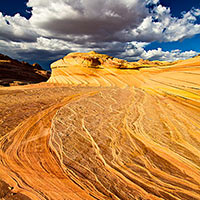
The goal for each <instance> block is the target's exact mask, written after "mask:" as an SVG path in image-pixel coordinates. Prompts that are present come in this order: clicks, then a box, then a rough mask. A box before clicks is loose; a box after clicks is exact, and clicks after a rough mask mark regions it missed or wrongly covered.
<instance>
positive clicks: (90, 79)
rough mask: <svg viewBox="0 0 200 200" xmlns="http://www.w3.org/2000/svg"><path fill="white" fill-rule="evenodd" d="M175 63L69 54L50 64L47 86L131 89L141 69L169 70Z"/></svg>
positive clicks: (92, 53)
mask: <svg viewBox="0 0 200 200" xmlns="http://www.w3.org/2000/svg"><path fill="white" fill-rule="evenodd" d="M176 63H177V62H166V61H149V60H143V59H141V60H139V61H138V62H127V61H126V60H122V59H118V58H114V57H111V56H108V55H104V54H99V53H96V52H94V51H91V52H89V53H70V54H68V55H67V56H65V57H64V58H63V59H60V60H58V61H56V62H54V63H52V64H51V69H52V74H51V77H50V79H49V80H48V82H49V83H61V84H68V85H82V86H83V85H85V86H108V87H109V86H114V85H118V86H122V87H123V86H127V85H132V81H131V79H132V77H133V75H134V74H138V72H139V71H141V70H142V69H154V68H155V67H156V68H157V69H159V68H163V67H169V66H172V65H174V64H176Z"/></svg>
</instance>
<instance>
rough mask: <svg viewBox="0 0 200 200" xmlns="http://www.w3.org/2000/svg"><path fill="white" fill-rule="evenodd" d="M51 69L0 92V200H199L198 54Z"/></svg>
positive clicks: (79, 57) (88, 57)
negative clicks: (43, 79)
mask: <svg viewBox="0 0 200 200" xmlns="http://www.w3.org/2000/svg"><path fill="white" fill-rule="evenodd" d="M51 68H52V74H51V77H50V79H49V80H48V82H47V83H40V84H36V85H28V86H16V87H9V88H1V89H0V100H1V101H0V135H1V137H0V147H1V148H0V158H1V159H0V180H1V181H0V199H9V200H10V199H27V200H30V199H33V200H41V199H42V200H43V199H44V200H45V199H52V200H97V199H98V200H200V56H197V57H194V58H191V59H188V60H183V61H176V62H172V63H170V62H159V61H154V62H151V61H145V60H140V61H138V62H135V63H129V62H127V61H123V60H120V59H116V58H113V57H110V56H107V55H101V54H97V53H95V52H89V53H71V54H69V55H67V56H65V57H64V58H63V59H61V60H58V61H57V62H55V63H53V64H52V65H51Z"/></svg>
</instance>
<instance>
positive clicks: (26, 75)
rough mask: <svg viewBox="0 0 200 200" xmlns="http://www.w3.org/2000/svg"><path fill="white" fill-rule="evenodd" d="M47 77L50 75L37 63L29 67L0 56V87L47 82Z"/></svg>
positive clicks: (26, 64) (23, 63) (24, 63)
mask: <svg viewBox="0 0 200 200" xmlns="http://www.w3.org/2000/svg"><path fill="white" fill-rule="evenodd" d="M49 77H50V73H49V72H47V71H45V70H43V69H42V67H41V66H40V65H39V64H37V63H35V64H33V65H30V64H28V63H26V62H20V61H18V60H14V59H12V58H10V57H8V56H6V55H3V54H0V85H2V86H12V85H25V84H30V83H39V82H44V81H47V80H48V78H49Z"/></svg>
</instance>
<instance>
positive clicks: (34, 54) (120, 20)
mask: <svg viewBox="0 0 200 200" xmlns="http://www.w3.org/2000/svg"><path fill="white" fill-rule="evenodd" d="M199 44H200V1H199V0H189V1H188V0H160V1H159V0H143V1H141V0H118V1H116V0H81V2H80V1H79V0H57V1H54V0H17V1H13V0H2V2H1V4H0V53H3V54H7V55H9V56H11V57H13V58H16V59H19V60H24V61H28V62H31V63H33V62H38V63H40V64H41V65H42V66H43V67H44V68H46V69H48V68H49V65H50V63H51V62H53V61H55V60H57V59H59V58H61V57H63V56H64V55H66V54H67V53H69V52H72V51H79V52H87V51H91V50H94V51H97V52H100V53H107V54H109V55H112V56H116V57H119V58H122V59H126V60H129V61H135V60H139V59H140V58H143V59H149V60H155V59H156V60H170V61H171V60H177V59H187V58H189V57H193V56H195V55H197V54H199V53H200V48H199Z"/></svg>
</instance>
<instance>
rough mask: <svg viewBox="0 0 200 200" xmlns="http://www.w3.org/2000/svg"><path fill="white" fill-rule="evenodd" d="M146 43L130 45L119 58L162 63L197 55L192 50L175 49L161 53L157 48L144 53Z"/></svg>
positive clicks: (160, 49)
mask: <svg viewBox="0 0 200 200" xmlns="http://www.w3.org/2000/svg"><path fill="white" fill-rule="evenodd" d="M145 46H146V43H140V42H137V43H134V44H133V45H130V48H127V49H126V50H125V51H124V52H123V53H122V55H121V57H123V58H126V59H127V60H133V61H134V60H139V59H141V58H142V59H145V60H162V61H175V60H184V59H188V58H191V57H194V56H196V55H198V54H199V53H198V52H196V51H193V50H190V51H181V50H179V49H175V50H172V51H163V50H162V48H157V49H153V50H148V51H146V50H145V49H144V47H145Z"/></svg>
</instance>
